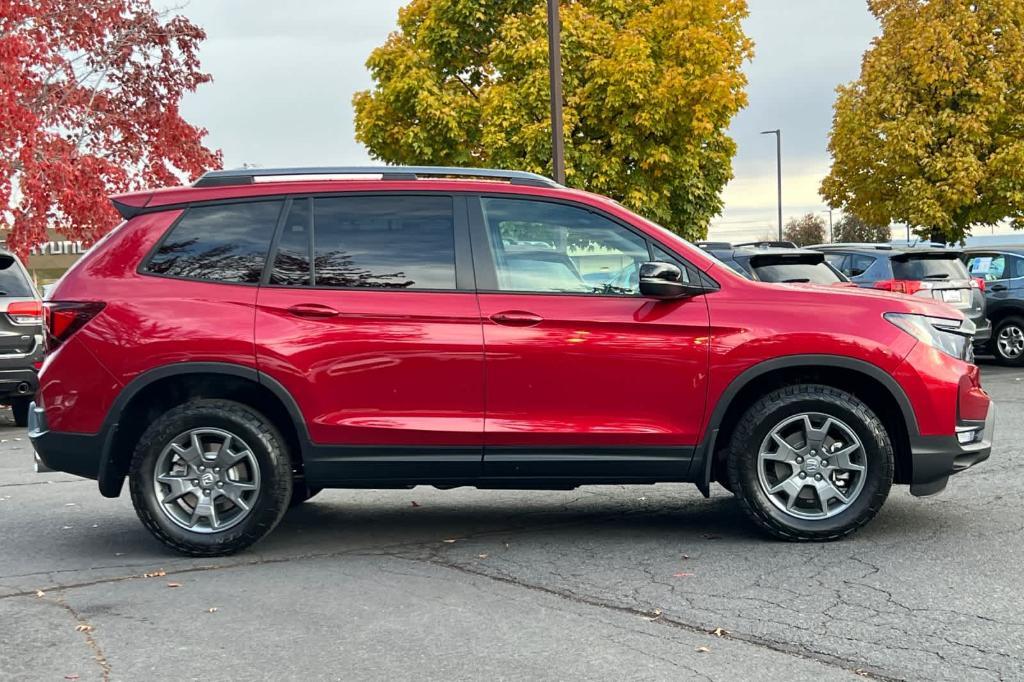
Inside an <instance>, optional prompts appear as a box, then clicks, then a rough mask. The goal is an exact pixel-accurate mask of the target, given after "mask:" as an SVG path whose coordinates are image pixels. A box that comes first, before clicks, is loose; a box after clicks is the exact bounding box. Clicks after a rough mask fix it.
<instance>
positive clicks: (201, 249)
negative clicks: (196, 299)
mask: <svg viewBox="0 0 1024 682" xmlns="http://www.w3.org/2000/svg"><path fill="white" fill-rule="evenodd" d="M280 212H281V202H280V201H261V202H254V203H251V204H224V205H220V206H195V207H193V208H190V209H188V210H187V211H186V212H185V215H184V216H183V217H182V219H181V220H179V221H178V224H177V225H175V226H174V228H173V229H172V230H171V232H170V234H168V235H167V237H166V238H165V239H164V241H163V243H161V244H160V247H159V248H158V249H157V251H156V253H155V254H153V257H152V258H150V260H149V264H148V265H147V266H146V270H148V271H149V272H152V273H154V274H158V275H170V276H172V277H188V278H190V279H209V280H216V281H218V282H245V283H250V284H255V283H258V282H259V281H260V276H261V275H262V274H263V265H264V263H265V262H266V259H267V251H268V250H269V249H270V240H271V238H272V237H273V234H274V228H275V227H276V225H277V218H278V215H279V214H280Z"/></svg>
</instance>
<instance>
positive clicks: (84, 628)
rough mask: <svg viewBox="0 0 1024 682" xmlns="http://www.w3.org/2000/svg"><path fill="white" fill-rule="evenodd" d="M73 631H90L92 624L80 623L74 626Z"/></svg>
mask: <svg viewBox="0 0 1024 682" xmlns="http://www.w3.org/2000/svg"><path fill="white" fill-rule="evenodd" d="M75 632H92V626H91V625H86V624H85V623H82V624H81V625H76V626H75Z"/></svg>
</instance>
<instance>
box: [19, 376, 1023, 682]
mask: <svg viewBox="0 0 1024 682" xmlns="http://www.w3.org/2000/svg"><path fill="white" fill-rule="evenodd" d="M984 374H985V379H984V383H985V386H986V388H987V389H988V390H989V392H990V393H991V394H992V396H993V398H994V399H995V400H996V402H997V403H998V408H999V419H998V425H997V440H996V448H995V450H994V452H993V455H992V458H991V459H990V460H989V461H988V462H986V463H984V464H982V465H980V466H978V467H977V468H975V469H973V470H971V471H968V472H966V473H964V474H961V475H959V476H957V477H955V478H954V479H952V480H951V482H950V486H949V488H948V489H947V490H946V491H945V492H944V493H942V494H941V495H939V496H936V497H933V498H928V499H915V498H913V497H911V496H910V494H909V493H908V492H907V490H906V488H896V489H894V492H893V495H892V496H891V497H890V499H889V502H888V503H887V504H886V506H885V508H884V509H883V511H882V513H881V514H880V516H879V517H878V518H877V519H876V520H875V521H874V522H873V523H872V524H870V525H869V526H868V527H867V528H866V529H865V530H863V531H861V532H860V533H859V534H857V535H856V536H854V537H853V538H850V539H848V540H846V541H842V542H837V543H831V544H820V545H810V544H809V545H794V544H784V543H778V542H772V541H768V540H765V539H764V538H762V537H761V536H760V535H758V534H757V533H756V532H754V531H753V530H752V528H751V527H750V526H749V525H748V524H747V522H746V521H745V520H744V519H743V518H742V516H741V512H740V511H739V509H738V508H737V506H736V504H735V503H734V502H733V499H732V496H731V495H729V494H728V493H726V492H725V491H723V490H721V489H718V490H716V492H715V494H714V495H713V497H712V499H710V500H705V499H704V498H702V497H701V496H700V494H699V493H698V492H697V491H696V489H695V488H694V487H693V486H682V485H660V486H654V487H640V486H606V487H595V488H585V489H581V490H577V491H571V492H565V493H563V492H514V491H509V492H498V491H478V490H470V489H459V490H454V491H447V492H443V491H437V490H433V489H428V488H416V489H414V490H408V491H343V490H339V491H326V492H324V493H322V494H321V495H320V496H318V497H317V498H316V499H315V500H313V501H311V502H310V503H307V504H306V505H305V506H303V507H302V508H299V509H296V510H293V511H292V512H290V513H289V514H288V515H287V516H286V517H285V520H284V521H283V522H282V524H281V526H279V527H278V529H277V530H276V531H275V532H274V533H273V534H272V535H271V536H270V537H269V538H268V539H266V540H265V541H263V542H262V543H260V544H259V545H257V546H256V548H255V549H254V550H252V551H249V552H246V553H243V554H240V555H237V556H234V557H230V558H226V559H209V560H195V559H187V558H182V557H179V556H176V555H174V554H171V553H170V552H168V551H167V550H165V549H163V548H162V547H161V546H160V545H158V544H157V542H156V541H155V540H153V539H151V538H150V536H149V535H148V533H146V531H145V530H143V528H142V526H141V525H140V524H139V522H138V521H137V519H136V517H135V514H134V512H133V511H132V509H131V505H130V502H129V500H128V499H127V497H123V498H121V499H118V500H107V499H103V498H101V497H100V496H99V493H98V492H97V490H96V487H95V483H93V482H90V481H84V480H80V479H75V478H73V477H70V476H66V475H63V474H45V475H37V474H34V473H32V466H31V463H32V456H31V446H30V445H29V443H28V441H27V438H26V437H25V431H24V429H19V428H16V427H14V426H13V425H12V422H11V420H10V416H9V414H8V413H6V412H4V413H3V416H2V420H3V421H2V422H0V424H2V425H0V679H3V680H11V679H25V680H48V679H52V680H63V679H70V680H75V679H80V680H94V679H111V680H128V679H142V678H145V679H151V680H160V679H198V678H204V679H214V680H215V679H228V678H231V679H237V678H248V679H254V678H255V679H266V678H277V679H285V678H287V679H293V678H303V679H351V678H353V677H356V678H359V679H381V678H389V679H417V680H423V679H435V678H444V679H468V678H493V679H565V678H569V677H575V678H604V679H624V678H640V677H644V678H648V679H652V678H653V679H715V680H717V679H737V678H750V677H754V676H756V677H758V678H761V679H776V678H787V679H843V678H849V679H853V678H857V677H858V676H867V677H875V678H882V679H887V678H896V679H904V678H905V679H943V680H954V679H956V680H962V679H971V680H983V679H1020V678H1022V677H1024V589H1021V585H1022V583H1024V515H1022V511H1024V502H1022V499H1024V498H1022V496H1021V491H1022V490H1024V465H1022V462H1021V458H1022V454H1024V453H1022V450H1024V446H1022V440H1024V372H1021V371H1012V370H1007V369H1003V368H998V367H993V366H986V367H985V368H984Z"/></svg>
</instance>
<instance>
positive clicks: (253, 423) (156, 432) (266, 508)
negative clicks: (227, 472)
mask: <svg viewBox="0 0 1024 682" xmlns="http://www.w3.org/2000/svg"><path fill="white" fill-rule="evenodd" d="M199 428H216V429H223V430H225V431H228V432H230V433H232V434H234V435H236V436H238V437H240V438H241V439H242V440H244V441H245V443H246V444H247V445H248V446H249V449H250V450H251V451H252V453H253V455H254V457H255V459H256V462H257V463H258V466H259V475H260V485H259V488H258V492H257V493H256V496H255V498H254V499H253V501H252V504H251V509H250V511H249V512H248V515H247V516H245V518H243V519H242V520H241V522H239V523H238V524H237V525H235V526H232V527H230V528H228V529H226V530H224V531H218V532H208V533H197V532H192V531H189V530H187V529H185V528H182V527H181V526H179V525H177V524H176V523H174V522H173V521H172V520H171V519H170V518H169V517H168V514H167V513H166V512H165V511H164V510H163V508H162V507H161V505H160V502H159V500H157V493H156V490H155V489H154V485H153V475H154V469H155V466H156V463H157V459H158V458H159V456H160V453H161V452H162V451H163V450H164V448H165V447H167V445H168V444H169V443H170V442H171V441H172V440H174V439H175V438H176V437H177V436H178V435H179V434H183V433H185V432H187V431H189V430H190V429H199ZM129 482H130V488H131V496H132V503H133V504H134V505H135V512H136V513H137V514H138V515H139V519H141V520H142V523H143V525H145V526H146V528H147V529H148V530H149V531H150V532H151V533H152V534H153V535H154V536H155V537H156V538H157V539H158V540H159V541H160V542H162V543H163V544H165V545H166V546H168V547H170V548H171V549H174V550H176V551H178V552H181V553H183V554H188V555H190V556H225V555H228V554H233V553H235V552H238V551H239V550H242V549H245V548H246V547H248V546H249V545H252V544H253V543H254V542H256V541H258V540H260V539H261V538H263V537H264V536H265V535H267V533H269V532H270V531H271V530H273V529H274V527H275V526H276V525H277V524H278V522H279V521H280V520H281V517H282V516H283V515H284V513H285V511H286V510H287V509H288V502H289V501H290V500H291V496H292V466H291V461H290V459H289V456H288V451H287V448H286V446H285V440H284V439H283V438H282V437H281V434H280V433H279V432H278V430H277V428H276V427H275V426H274V425H273V423H271V421H270V420H269V419H267V418H266V417H265V416H263V415H262V414H260V413H259V412H257V411H255V410H253V409H252V408H251V407H248V406H247V405H243V404H241V403H237V402H233V401H230V400H219V399H199V400H193V401H190V402H188V403H185V404H183V405H180V406H178V407H175V408H173V409H171V410H170V411H168V412H167V413H165V414H164V415H163V416H162V417H160V418H159V419H157V420H156V421H154V422H153V423H152V424H150V426H149V428H148V429H146V431H145V433H143V434H142V437H141V438H140V439H139V442H138V444H137V445H136V447H135V452H134V454H133V455H132V461H131V468H130V472H129Z"/></svg>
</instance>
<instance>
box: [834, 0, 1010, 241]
mask: <svg viewBox="0 0 1024 682" xmlns="http://www.w3.org/2000/svg"><path fill="white" fill-rule="evenodd" d="M868 7H869V8H870V10H871V12H873V13H874V15H875V16H876V17H877V18H878V20H879V22H880V23H881V26H882V34H881V36H880V37H878V38H876V39H875V40H874V41H873V42H872V45H871V47H870V49H868V51H867V52H866V53H865V55H864V60H863V63H862V66H861V73H860V78H859V79H858V80H856V81H854V82H853V83H850V84H849V85H845V86H841V87H840V88H839V89H838V98H837V99H836V103H835V115H834V120H833V127H832V133H831V139H830V141H829V151H830V152H831V154H832V169H831V171H830V173H829V175H828V177H826V178H825V180H824V182H823V183H822V186H821V193H822V196H823V197H824V198H825V200H826V201H827V202H828V203H829V204H830V205H831V206H833V207H835V208H843V209H844V210H846V211H848V212H851V213H854V214H856V215H857V216H859V217H860V218H862V219H863V220H865V221H867V222H869V223H873V224H879V225H888V224H889V223H891V222H902V223H907V224H909V225H910V226H912V227H913V228H914V230H915V232H917V233H918V234H919V235H921V236H922V237H931V238H933V239H935V238H939V239H942V240H945V241H949V242H957V241H961V240H962V239H963V238H964V237H965V236H966V235H967V234H969V233H970V230H971V228H972V227H974V226H982V225H992V224H995V223H997V222H999V221H1001V220H1004V219H1009V220H1010V221H1012V224H1013V226H1014V227H1016V228H1019V227H1021V226H1024V0H983V1H980V2H969V1H968V0H868Z"/></svg>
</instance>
